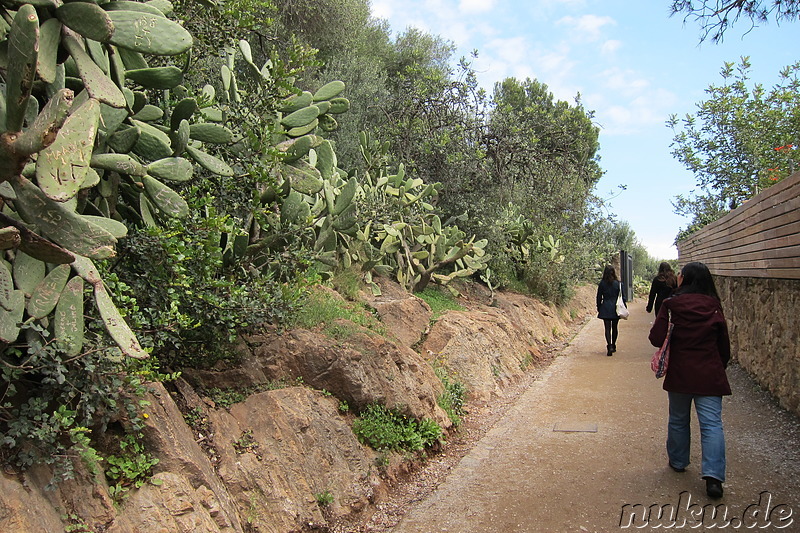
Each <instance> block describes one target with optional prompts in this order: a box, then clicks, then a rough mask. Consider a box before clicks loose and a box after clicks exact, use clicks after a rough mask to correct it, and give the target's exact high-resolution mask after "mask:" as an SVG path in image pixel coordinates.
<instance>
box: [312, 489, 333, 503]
mask: <svg viewBox="0 0 800 533" xmlns="http://www.w3.org/2000/svg"><path fill="white" fill-rule="evenodd" d="M314 499H315V500H317V505H319V506H320V507H325V506H328V505H330V504H332V503H333V494H331V491H329V490H326V491H323V492H318V493H316V494H314Z"/></svg>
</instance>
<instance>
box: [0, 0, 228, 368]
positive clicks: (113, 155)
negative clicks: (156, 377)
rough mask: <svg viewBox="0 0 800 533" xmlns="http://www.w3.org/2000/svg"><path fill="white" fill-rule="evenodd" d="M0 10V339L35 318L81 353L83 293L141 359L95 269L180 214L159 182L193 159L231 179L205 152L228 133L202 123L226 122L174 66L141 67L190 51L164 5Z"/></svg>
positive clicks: (176, 198) (154, 0)
mask: <svg viewBox="0 0 800 533" xmlns="http://www.w3.org/2000/svg"><path fill="white" fill-rule="evenodd" d="M4 6H5V7H0V9H2V14H3V18H2V21H0V35H2V41H5V46H4V48H6V49H7V51H8V52H7V54H5V55H3V57H2V59H0V61H4V62H5V64H4V65H2V66H3V67H4V70H5V72H6V76H5V84H4V86H2V87H1V89H2V90H0V127H2V130H3V133H2V136H0V199H1V200H2V210H0V221H2V222H3V224H2V226H3V229H2V230H1V231H2V236H3V238H2V239H0V242H2V243H3V245H2V249H3V250H5V251H6V252H5V254H4V256H5V257H4V259H3V263H4V266H5V268H0V284H1V285H2V290H0V293H1V294H0V340H2V342H4V343H10V342H13V341H15V340H16V339H17V336H18V335H19V331H20V324H21V323H23V322H24V321H40V322H42V323H43V325H44V326H45V327H48V328H50V329H51V330H52V331H53V332H54V334H55V338H56V339H57V342H58V343H59V344H60V345H61V347H62V348H63V349H64V350H65V351H67V353H70V354H77V353H80V351H81V349H82V346H83V340H82V339H83V330H84V323H83V320H84V319H83V317H84V312H83V302H84V298H83V291H84V284H88V286H89V288H90V289H91V291H92V294H93V297H94V303H95V305H96V307H97V309H98V311H99V313H100V316H101V317H102V319H103V321H104V323H105V326H106V329H107V330H108V332H109V334H110V335H111V337H112V338H113V339H114V340H115V342H116V343H117V345H118V346H119V348H120V350H121V351H122V352H123V353H124V354H126V355H128V356H131V357H138V358H143V357H147V353H146V352H145V350H143V349H142V348H141V346H140V345H139V343H138V341H137V340H136V337H135V335H134V334H133V332H132V331H131V330H130V329H129V327H128V326H127V324H126V323H125V321H124V319H123V318H122V316H121V315H120V313H119V311H118V310H117V308H116V307H115V305H114V303H113V302H112V300H111V298H110V296H109V294H108V292H107V291H106V289H105V287H104V285H103V282H102V279H101V277H100V275H99V274H98V271H97V269H96V268H95V266H94V264H93V260H102V259H106V258H109V257H112V256H113V255H114V254H115V244H116V243H117V240H118V239H120V238H122V237H124V236H125V235H126V233H127V229H128V227H129V225H130V224H145V225H154V224H158V220H159V219H160V218H161V217H180V216H183V215H185V214H187V212H188V206H187V203H186V201H185V200H184V199H183V198H182V197H181V196H180V194H178V193H177V192H176V191H175V190H173V189H172V188H171V187H170V185H168V184H169V183H181V182H185V181H187V180H189V179H190V178H191V177H192V174H193V168H194V163H196V164H198V165H200V166H201V167H203V168H205V169H207V170H208V171H210V172H214V173H217V174H223V175H232V174H233V171H232V170H231V168H230V167H229V166H228V165H227V164H225V163H224V162H223V161H222V160H220V159H218V158H216V157H214V156H213V155H211V154H209V153H208V152H207V151H205V150H204V149H203V146H204V143H228V142H231V140H232V133H231V132H230V131H229V130H227V129H226V128H225V127H223V126H222V125H220V124H214V123H205V122H203V121H202V120H201V119H200V117H206V116H212V117H214V118H217V119H218V120H221V119H222V116H221V114H220V113H217V112H215V111H216V110H215V109H214V108H209V109H207V110H201V109H200V107H199V106H198V103H197V101H196V100H195V99H194V98H192V97H190V96H189V95H188V91H187V90H186V89H185V88H184V87H183V86H182V85H181V83H182V81H183V72H182V71H181V69H179V68H177V67H175V66H168V65H167V66H165V65H163V62H159V66H154V67H151V66H150V65H149V64H148V61H147V59H146V57H147V56H149V55H157V56H174V55H178V54H182V53H184V52H186V51H187V50H188V49H189V48H190V47H191V45H192V38H191V35H190V34H189V33H188V32H187V31H186V30H185V29H184V28H183V27H182V26H180V25H179V24H177V23H176V22H174V21H172V20H170V19H169V18H167V15H168V14H169V13H170V11H171V9H172V5H171V3H170V2H169V1H168V0H150V1H147V2H134V1H128V0H120V1H112V2H107V3H93V2H71V3H65V4H62V3H61V2H47V1H41V2H39V1H37V2H34V3H32V4H26V3H23V2H18V1H16V0H12V1H11V2H7V3H5V4H4ZM9 6H13V7H9ZM11 9H16V11H13V10H11ZM3 21H4V22H5V24H4V23H3ZM149 94H156V95H157V96H158V97H159V98H158V100H159V102H151V101H150V98H149V96H148V95H149ZM206 100H207V98H206ZM170 102H175V105H174V106H172V105H169V103H170ZM158 103H160V105H156V104H158ZM203 111H206V112H205V113H204V112H203Z"/></svg>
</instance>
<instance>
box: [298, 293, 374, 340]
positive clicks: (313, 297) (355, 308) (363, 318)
mask: <svg viewBox="0 0 800 533" xmlns="http://www.w3.org/2000/svg"><path fill="white" fill-rule="evenodd" d="M337 319H345V320H347V321H349V322H352V323H354V324H356V325H358V326H361V327H364V328H367V329H369V330H371V331H374V332H375V333H378V334H379V335H383V334H385V333H386V328H385V327H384V326H383V324H381V322H380V321H379V320H378V319H377V317H376V316H375V315H374V314H373V313H372V312H371V311H369V310H367V308H366V307H364V306H363V304H360V303H357V302H349V301H345V300H343V299H341V298H340V297H338V296H337V295H336V294H334V293H331V292H329V291H325V290H314V291H311V292H309V293H308V295H307V298H306V300H305V302H304V304H303V306H302V307H301V308H300V309H299V310H298V312H297V313H296V314H295V315H294V317H293V319H292V322H291V323H292V325H294V326H296V327H301V328H306V329H313V328H316V327H318V326H320V325H323V326H325V331H326V332H327V333H328V334H329V335H331V336H332V337H333V338H338V339H343V338H347V337H349V336H351V334H352V330H350V329H347V328H346V326H338V327H337V325H336V324H334V322H335V321H336V320H337ZM342 328H345V329H342Z"/></svg>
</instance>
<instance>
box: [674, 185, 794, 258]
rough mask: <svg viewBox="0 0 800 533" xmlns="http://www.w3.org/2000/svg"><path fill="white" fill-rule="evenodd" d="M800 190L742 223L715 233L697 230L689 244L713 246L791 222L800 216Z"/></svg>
mask: <svg viewBox="0 0 800 533" xmlns="http://www.w3.org/2000/svg"><path fill="white" fill-rule="evenodd" d="M798 213H800V191H798V196H797V197H796V198H793V199H792V200H790V201H788V202H785V203H784V204H782V205H781V206H775V207H773V208H771V209H770V210H769V211H766V212H764V213H758V214H756V215H754V216H752V217H749V218H747V219H743V220H742V222H741V223H740V224H737V225H736V226H731V227H727V228H720V229H719V230H718V231H717V232H715V233H708V232H706V231H705V228H704V229H703V230H701V231H699V232H697V234H696V237H695V238H694V239H691V240H690V241H689V242H688V243H687V244H688V245H689V246H692V245H700V246H703V247H705V246H713V245H715V244H717V243H722V242H728V241H730V240H738V239H741V238H745V237H750V236H753V235H757V234H758V233H759V232H761V231H766V230H769V229H772V228H775V227H780V226H782V225H786V224H790V223H792V222H795V221H797V220H798V218H800V215H798Z"/></svg>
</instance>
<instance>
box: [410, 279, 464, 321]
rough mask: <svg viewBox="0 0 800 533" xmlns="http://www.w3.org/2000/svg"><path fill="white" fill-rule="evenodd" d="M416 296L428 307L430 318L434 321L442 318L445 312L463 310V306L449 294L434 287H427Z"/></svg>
mask: <svg viewBox="0 0 800 533" xmlns="http://www.w3.org/2000/svg"><path fill="white" fill-rule="evenodd" d="M416 295H417V296H418V297H420V298H422V299H423V300H425V303H427V304H428V305H429V306H430V308H431V311H432V312H433V316H432V318H433V319H434V320H435V319H437V318H439V317H440V316H442V315H443V314H444V312H445V311H463V310H464V306H463V305H461V304H460V303H458V302H457V301H456V299H455V297H454V296H453V295H452V294H450V292H447V291H443V290H441V289H439V288H438V287H435V286H433V287H427V288H426V289H425V290H424V291H422V292H418V293H417V294H416Z"/></svg>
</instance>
